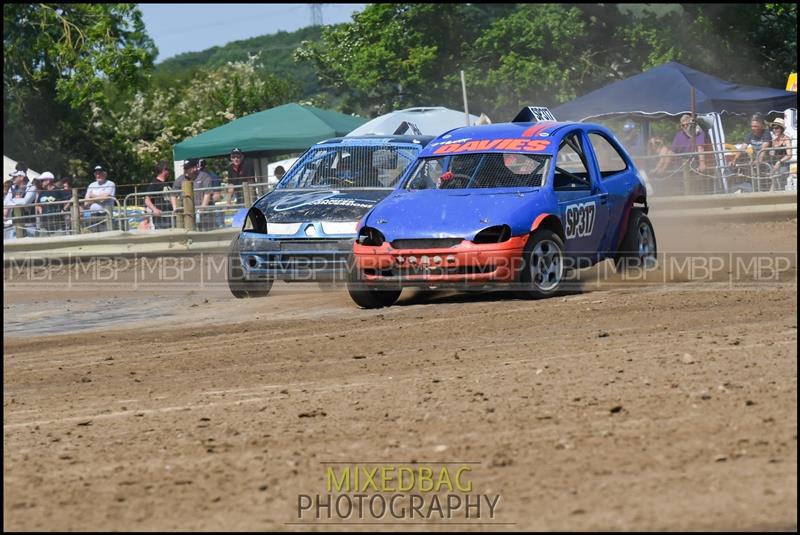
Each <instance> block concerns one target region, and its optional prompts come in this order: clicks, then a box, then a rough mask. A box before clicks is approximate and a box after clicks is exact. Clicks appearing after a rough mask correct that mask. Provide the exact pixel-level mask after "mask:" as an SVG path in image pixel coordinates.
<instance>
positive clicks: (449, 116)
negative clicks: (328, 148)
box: [347, 106, 479, 137]
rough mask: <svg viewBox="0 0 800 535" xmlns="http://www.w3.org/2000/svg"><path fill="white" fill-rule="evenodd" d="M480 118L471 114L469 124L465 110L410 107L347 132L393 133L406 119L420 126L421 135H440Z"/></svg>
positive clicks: (351, 133)
mask: <svg viewBox="0 0 800 535" xmlns="http://www.w3.org/2000/svg"><path fill="white" fill-rule="evenodd" d="M478 119H479V117H478V116H476V115H472V114H470V116H469V125H467V119H466V115H464V112H463V111H456V110H451V109H449V108H444V107H442V106H438V107H427V108H408V109H405V110H398V111H393V112H391V113H387V114H386V115H381V116H380V117H376V118H374V119H372V120H371V121H367V122H366V123H364V124H362V125H361V126H359V127H358V128H356V129H355V130H353V131H352V132H350V133H349V134H347V137H351V136H363V135H368V134H379V135H392V134H393V133H394V132H395V130H397V128H398V127H399V126H400V125H401V124H402V123H403V122H404V121H405V122H407V123H411V124H413V125H415V126H416V127H417V128H419V131H420V134H421V135H429V136H438V135H440V134H443V133H445V132H447V131H448V130H452V129H453V128H458V127H461V126H471V125H474V124H475V123H476V122H477V121H478ZM406 133H407V134H411V133H412V132H411V131H410V130H409V131H408V132H406Z"/></svg>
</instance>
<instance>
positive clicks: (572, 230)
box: [564, 201, 597, 240]
mask: <svg viewBox="0 0 800 535" xmlns="http://www.w3.org/2000/svg"><path fill="white" fill-rule="evenodd" d="M596 213H597V205H596V204H595V202H594V201H592V202H585V203H580V204H570V205H569V206H567V211H566V214H565V216H564V217H565V223H566V228H565V234H566V236H567V239H568V240H569V239H572V238H581V237H583V236H590V235H591V234H592V230H594V217H595V214H596Z"/></svg>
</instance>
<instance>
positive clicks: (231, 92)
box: [114, 56, 298, 176]
mask: <svg viewBox="0 0 800 535" xmlns="http://www.w3.org/2000/svg"><path fill="white" fill-rule="evenodd" d="M297 95H298V91H297V88H296V86H294V85H292V84H290V83H289V82H286V81H284V80H281V79H279V78H277V77H275V76H272V75H269V74H264V72H263V68H262V66H261V64H260V63H258V57H257V56H251V57H250V58H249V59H248V60H247V61H237V62H231V63H228V64H226V65H222V66H220V67H217V68H215V69H200V70H198V71H196V72H195V74H194V77H193V78H192V79H191V80H189V81H187V83H185V84H181V85H179V86H176V87H170V88H166V89H163V88H158V87H155V88H153V89H151V90H150V91H147V92H142V93H138V94H137V95H136V96H135V97H134V98H133V99H132V101H130V102H129V105H128V108H127V109H126V110H124V111H123V112H121V113H118V114H115V115H114V122H115V123H116V125H117V126H116V130H117V131H118V132H124V133H125V136H124V138H121V139H120V140H119V142H120V143H121V144H122V145H124V146H125V147H126V148H127V149H128V150H129V151H130V152H131V153H132V154H134V155H135V158H136V160H137V166H136V167H137V169H144V170H147V169H150V168H152V166H153V165H154V164H155V163H156V162H158V160H161V159H166V160H171V159H172V147H173V145H175V144H176V143H179V142H180V141H183V140H184V139H186V138H189V137H193V136H196V135H197V134H200V133H202V132H204V131H206V130H209V129H211V128H216V127H217V126H220V125H223V124H225V123H228V122H230V121H233V120H234V119H238V118H239V117H242V116H244V115H248V114H250V113H253V112H257V111H261V110H264V109H268V108H272V107H275V106H279V105H281V104H285V103H287V102H290V101H291V100H293V99H294V98H296V97H297ZM145 176H146V175H145Z"/></svg>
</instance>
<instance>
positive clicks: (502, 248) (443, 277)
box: [353, 234, 529, 286]
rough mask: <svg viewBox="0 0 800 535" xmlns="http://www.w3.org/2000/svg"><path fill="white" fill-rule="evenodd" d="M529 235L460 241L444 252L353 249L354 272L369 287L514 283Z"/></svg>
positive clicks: (362, 247)
mask: <svg viewBox="0 0 800 535" xmlns="http://www.w3.org/2000/svg"><path fill="white" fill-rule="evenodd" d="M528 236H529V235H528V234H526V235H524V236H517V237H514V238H511V239H509V240H508V241H506V242H503V243H487V244H476V243H472V242H469V241H466V240H464V241H462V242H461V243H459V244H458V245H455V246H453V247H447V248H431V249H395V248H393V247H392V246H391V245H390V243H389V242H386V243H384V244H383V245H381V246H379V247H375V246H367V245H359V244H358V243H356V244H355V245H354V246H353V258H354V262H355V268H356V270H357V272H358V275H359V279H360V280H361V282H363V283H365V284H368V285H376V286H379V285H384V284H385V285H392V286H396V285H398V284H399V285H402V286H451V285H452V286H456V285H457V286H464V285H467V286H469V285H478V286H479V285H484V284H487V283H511V282H514V281H516V279H517V274H518V273H519V270H520V268H521V267H522V252H523V250H524V249H525V244H526V243H527V241H528Z"/></svg>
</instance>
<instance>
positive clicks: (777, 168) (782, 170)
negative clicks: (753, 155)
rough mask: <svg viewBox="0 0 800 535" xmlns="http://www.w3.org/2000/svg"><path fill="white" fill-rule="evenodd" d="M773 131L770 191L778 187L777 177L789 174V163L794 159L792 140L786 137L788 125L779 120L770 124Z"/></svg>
mask: <svg viewBox="0 0 800 535" xmlns="http://www.w3.org/2000/svg"><path fill="white" fill-rule="evenodd" d="M770 130H771V131H772V141H771V142H770V145H771V147H772V150H770V151H769V162H770V164H771V165H772V177H773V178H772V184H771V186H770V191H773V190H774V189H775V186H776V185H777V176H776V175H788V174H789V162H790V161H791V159H792V148H791V147H792V140H791V139H789V136H787V135H786V124H785V123H784V121H783V119H782V118H780V117H779V118H777V119H775V120H774V121H772V123H771V124H770Z"/></svg>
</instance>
